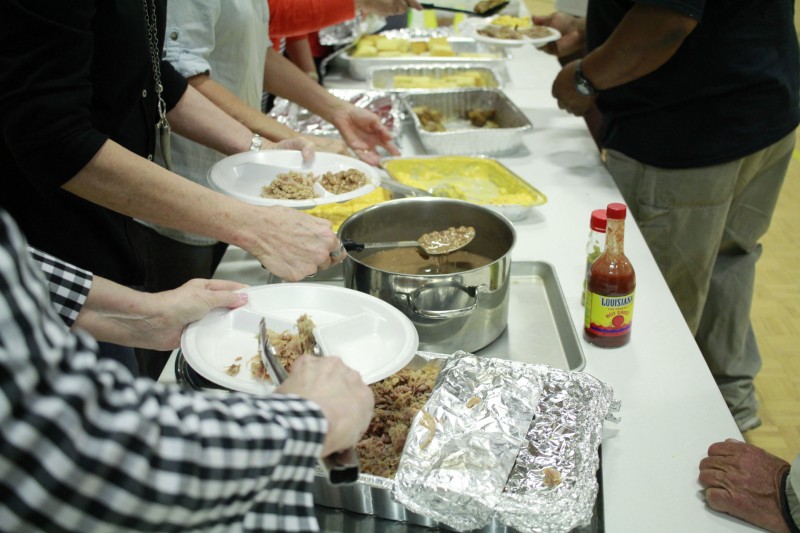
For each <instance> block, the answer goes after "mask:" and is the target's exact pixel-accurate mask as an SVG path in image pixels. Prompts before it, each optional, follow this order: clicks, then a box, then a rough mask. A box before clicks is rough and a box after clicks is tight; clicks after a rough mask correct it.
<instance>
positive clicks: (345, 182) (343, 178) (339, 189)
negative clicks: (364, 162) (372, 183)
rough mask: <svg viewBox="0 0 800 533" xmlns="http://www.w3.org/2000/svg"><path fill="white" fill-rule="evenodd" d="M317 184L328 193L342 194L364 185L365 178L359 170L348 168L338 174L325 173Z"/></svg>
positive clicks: (365, 182)
mask: <svg viewBox="0 0 800 533" xmlns="http://www.w3.org/2000/svg"><path fill="white" fill-rule="evenodd" d="M319 183H320V185H322V187H323V188H324V189H325V190H326V191H328V192H331V193H333V194H344V193H346V192H350V191H354V190H356V189H358V188H361V187H363V186H364V185H366V184H367V176H365V175H364V173H363V172H361V171H360V170H356V169H354V168H349V169H347V170H342V171H339V172H326V173H325V174H323V175H322V178H321V179H320V180H319Z"/></svg>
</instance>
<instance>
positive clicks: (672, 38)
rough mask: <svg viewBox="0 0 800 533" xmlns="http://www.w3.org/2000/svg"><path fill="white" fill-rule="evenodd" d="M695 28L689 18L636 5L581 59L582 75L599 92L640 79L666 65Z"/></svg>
mask: <svg viewBox="0 0 800 533" xmlns="http://www.w3.org/2000/svg"><path fill="white" fill-rule="evenodd" d="M696 26H697V20H695V19H693V18H691V17H689V16H686V15H683V14H680V13H677V12H675V11H672V10H669V9H663V8H658V7H653V6H648V5H642V4H636V5H634V7H633V8H632V9H631V10H630V11H629V12H628V13H627V14H626V15H625V17H624V18H623V20H622V22H621V23H620V24H619V26H617V28H616V29H615V30H614V33H613V34H612V35H611V37H609V38H608V40H607V41H606V42H605V43H603V44H602V45H601V46H600V47H598V48H597V49H595V50H593V51H592V52H591V53H589V54H588V55H586V56H585V58H584V60H583V72H584V74H585V75H586V77H587V78H588V79H589V80H591V82H592V84H593V85H594V86H595V87H596V88H597V89H600V90H603V89H609V88H611V87H617V86H618V85H623V84H625V83H628V82H630V81H633V80H636V79H638V78H641V77H642V76H645V75H647V74H649V73H651V72H653V71H655V70H657V69H658V68H659V67H661V66H662V65H663V64H664V63H666V62H667V61H668V60H669V59H670V58H671V57H672V56H673V55H674V54H675V52H677V50H678V49H679V48H680V46H681V44H682V43H683V41H684V39H685V38H686V37H687V36H688V35H689V34H690V33H691V32H692V30H694V28H695V27H696Z"/></svg>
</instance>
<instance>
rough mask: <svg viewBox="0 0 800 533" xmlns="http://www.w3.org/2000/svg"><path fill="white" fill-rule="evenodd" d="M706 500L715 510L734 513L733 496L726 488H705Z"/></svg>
mask: <svg viewBox="0 0 800 533" xmlns="http://www.w3.org/2000/svg"><path fill="white" fill-rule="evenodd" d="M706 502H708V506H709V507H711V508H712V509H714V510H715V511H719V512H721V513H728V514H733V515H735V511H736V506H735V505H734V504H733V498H732V497H731V493H730V492H728V490H727V489H723V488H719V487H711V488H708V489H706Z"/></svg>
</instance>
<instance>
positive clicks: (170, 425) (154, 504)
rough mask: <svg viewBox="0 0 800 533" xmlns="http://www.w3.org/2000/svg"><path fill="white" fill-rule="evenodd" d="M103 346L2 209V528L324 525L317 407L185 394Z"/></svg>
mask: <svg viewBox="0 0 800 533" xmlns="http://www.w3.org/2000/svg"><path fill="white" fill-rule="evenodd" d="M51 281H52V279H51ZM78 292H80V291H78ZM96 349H97V345H96V343H95V341H94V340H93V339H92V338H91V337H89V336H88V335H86V334H84V333H82V332H77V333H71V332H70V331H69V330H68V329H67V328H66V326H65V325H64V323H63V321H62V320H60V319H59V317H58V315H57V314H56V313H55V311H54V310H53V305H52V303H51V301H50V296H49V291H48V287H47V285H46V282H45V280H44V278H43V276H42V272H41V270H40V268H38V267H37V266H36V265H35V263H34V262H33V261H32V260H31V259H30V255H29V254H28V252H27V250H26V245H25V242H24V239H23V237H22V236H21V235H20V233H19V231H18V229H17V227H16V225H15V224H14V223H13V221H12V220H11V219H10V217H9V216H8V215H7V213H5V212H4V211H2V210H0V387H1V388H2V394H1V395H0V529H2V530H4V531H48V532H51V531H115V532H116V531H130V530H136V531H220V532H223V531H224V532H230V531H313V530H316V529H317V522H316V519H315V517H314V509H313V498H312V495H311V485H312V483H313V476H314V466H315V464H316V460H317V457H318V456H319V453H320V451H321V447H322V444H321V443H322V440H323V438H324V434H325V432H326V430H327V423H326V421H325V418H324V417H323V415H322V413H321V411H320V409H319V408H318V407H317V406H316V405H315V404H314V403H312V402H309V401H306V400H303V399H302V398H299V397H297V396H288V395H273V396H270V397H264V398H260V397H255V396H249V395H246V394H237V393H231V394H213V393H199V392H186V391H181V390H180V389H178V388H177V387H175V386H165V385H162V384H159V383H155V382H153V381H151V380H148V379H138V380H137V379H134V378H133V377H132V376H131V374H130V373H129V372H128V371H127V370H126V369H125V368H123V367H122V366H121V365H119V364H117V363H116V362H114V361H110V360H98V359H97V358H96V357H95V354H96Z"/></svg>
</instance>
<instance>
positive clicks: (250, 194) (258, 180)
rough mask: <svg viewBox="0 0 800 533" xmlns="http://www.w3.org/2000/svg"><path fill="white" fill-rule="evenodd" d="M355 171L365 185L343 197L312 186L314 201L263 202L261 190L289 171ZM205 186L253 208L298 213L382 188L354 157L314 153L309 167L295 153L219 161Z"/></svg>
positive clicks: (252, 154) (245, 155)
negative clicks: (288, 209)
mask: <svg viewBox="0 0 800 533" xmlns="http://www.w3.org/2000/svg"><path fill="white" fill-rule="evenodd" d="M351 168H354V169H356V170H359V171H361V172H363V173H364V175H365V176H367V184H366V185H364V186H363V187H359V188H358V189H356V190H354V191H350V192H347V193H344V194H333V193H330V192H328V191H326V190H325V189H324V188H323V187H322V186H320V185H319V184H317V185H315V191H316V192H317V194H318V197H317V198H310V199H308V200H277V199H275V198H262V197H261V188H262V187H264V186H265V185H269V184H270V183H271V182H272V180H274V179H275V176H277V175H278V174H282V173H285V172H289V171H296V172H305V173H307V172H312V173H314V175H315V176H321V175H322V174H324V173H325V172H339V171H342V170H347V169H351ZM208 183H209V184H210V185H211V187H212V188H213V189H215V190H217V191H220V192H222V193H224V194H227V195H228V196H232V197H234V198H238V199H239V200H242V201H244V202H247V203H249V204H254V205H283V206H286V207H294V208H297V209H310V208H312V207H314V206H317V205H322V204H330V203H334V202H344V201H346V200H352V199H353V198H358V197H359V196H362V195H364V194H367V193H370V192H372V191H374V190H375V189H376V188H378V187H379V186H380V184H381V180H380V177H379V176H378V173H377V172H375V169H374V168H373V167H371V166H370V165H368V164H367V163H364V162H363V161H361V160H359V159H356V158H354V157H347V156H344V155H338V154H329V153H326V152H317V153H316V154H315V156H314V160H313V161H312V162H311V163H310V164H306V163H304V162H303V156H302V154H301V153H300V152H299V151H297V150H262V151H260V152H243V153H241V154H235V155H232V156H229V157H226V158H225V159H223V160H221V161H218V162H217V163H215V164H214V166H212V167H211V170H209V171H208Z"/></svg>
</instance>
